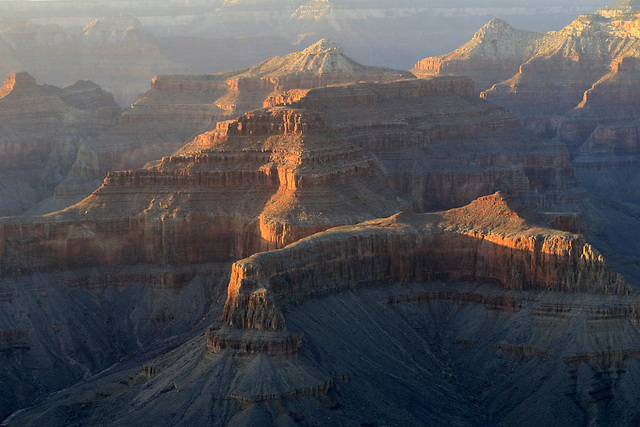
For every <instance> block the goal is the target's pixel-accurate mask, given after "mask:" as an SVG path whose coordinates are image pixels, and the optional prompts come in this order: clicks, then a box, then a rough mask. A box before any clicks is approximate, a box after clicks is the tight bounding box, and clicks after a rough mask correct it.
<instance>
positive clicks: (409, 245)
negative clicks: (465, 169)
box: [224, 193, 632, 332]
mask: <svg viewBox="0 0 640 427" xmlns="http://www.w3.org/2000/svg"><path fill="white" fill-rule="evenodd" d="M536 220H537V221H539V222H543V221H544V217H536V216H535V214H533V213H532V212H530V211H528V210H527V209H526V208H524V207H523V206H521V205H519V204H518V203H516V202H514V201H513V200H510V199H505V198H504V197H503V196H502V195H501V194H499V193H496V194H494V195H492V196H487V197H483V198H480V199H478V200H476V201H474V202H472V203H471V204H469V205H467V206H465V207H462V208H458V209H453V210H450V211H445V212H437V213H433V214H413V215H412V214H406V215H403V214H400V215H397V216H394V217H392V218H389V219H386V220H374V221H372V222H370V223H365V224H362V225H359V226H355V227H343V228H338V229H334V230H332V231H330V232H326V233H324V234H319V235H316V236H314V237H312V238H308V239H305V240H304V241H301V242H299V243H297V244H295V245H292V246H289V247H288V248H286V249H284V250H281V251H273V252H269V253H264V254H257V255H254V256H253V257H251V258H248V259H245V260H242V261H239V262H237V263H236V264H234V267H233V271H232V273H231V282H230V283H229V295H228V298H227V303H226V306H225V314H224V321H225V323H226V324H227V325H228V326H229V327H231V328H236V329H255V330H260V331H274V332H278V331H280V332H282V331H285V330H286V325H285V322H284V315H283V313H282V312H281V309H279V305H281V304H285V303H288V302H294V301H295V302H300V301H303V300H305V299H306V298H309V297H313V296H315V295H323V294H327V293H335V292H340V291H342V290H345V289H348V288H349V287H350V286H352V285H354V284H356V283H359V284H361V286H381V285H384V284H387V283H395V282H430V281H434V280H443V281H446V282H460V281H471V282H480V283H496V284H498V285H500V286H501V287H503V288H505V289H512V290H554V291H564V292H576V293H577V292H587V293H595V294H620V295H628V294H630V293H632V288H631V287H630V286H629V285H628V284H627V283H626V282H625V281H624V279H623V278H622V276H620V275H619V274H617V273H616V272H615V271H614V270H613V269H611V268H610V267H608V266H606V264H605V262H604V259H603V257H602V256H601V255H600V254H599V253H598V252H597V251H596V250H595V249H593V248H592V247H591V246H590V245H589V244H588V243H586V242H585V241H584V239H583V237H581V236H580V235H577V234H573V233H570V232H566V231H559V230H553V229H545V228H544V227H543V226H541V225H538V224H536ZM310 270H313V272H314V273H313V275H311V273H310ZM311 276H313V277H311Z"/></svg>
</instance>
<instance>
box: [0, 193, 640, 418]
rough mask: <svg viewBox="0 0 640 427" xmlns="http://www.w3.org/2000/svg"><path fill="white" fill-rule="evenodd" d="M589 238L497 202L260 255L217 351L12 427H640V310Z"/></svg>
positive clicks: (327, 235)
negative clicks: (153, 423) (160, 425)
mask: <svg viewBox="0 0 640 427" xmlns="http://www.w3.org/2000/svg"><path fill="white" fill-rule="evenodd" d="M549 224H564V225H568V226H569V228H572V229H573V230H572V231H561V230H558V229H552V228H549ZM576 227H577V228H579V227H580V222H579V221H578V218H576V217H575V216H557V215H543V214H538V213H535V212H533V211H531V210H529V209H528V208H526V207H524V206H522V205H520V204H519V203H518V202H517V201H515V200H514V199H512V198H509V197H506V196H504V195H502V194H500V193H497V194H494V195H492V196H486V197H482V198H480V199H478V200H476V201H474V202H472V203H471V204H469V205H468V206H465V207H462V208H457V209H452V210H449V211H443V212H437V213H431V214H409V213H400V214H396V215H394V216H392V217H389V218H385V219H376V220H373V221H368V222H365V223H362V224H358V225H353V226H345V227H339V228H335V229H332V230H328V231H325V232H322V233H319V234H316V235H313V236H311V237H308V238H305V239H302V240H300V241H298V242H296V243H294V244H292V245H290V246H287V247H286V248H283V249H280V250H276V251H272V252H264V253H260V254H256V255H253V256H251V257H249V258H247V259H244V260H240V261H238V262H236V263H235V264H234V266H233V270H232V272H231V280H230V282H229V288H228V298H227V302H226V305H225V310H224V314H223V322H216V323H214V325H212V326H211V327H210V328H208V329H207V331H206V333H205V334H204V336H203V335H202V334H199V335H198V336H197V337H195V338H194V339H192V340H191V341H188V342H187V343H185V344H183V345H181V346H179V347H177V348H176V349H174V350H173V351H170V352H167V353H165V354H163V355H161V356H159V357H152V358H151V359H146V360H144V361H138V360H132V361H131V362H127V363H125V364H123V365H122V366H119V367H117V368H116V369H114V371H113V372H109V373H106V374H103V375H100V376H98V377H97V378H95V379H91V380H89V381H88V382H87V383H86V384H82V385H80V386H77V387H74V388H70V389H68V390H64V391H62V392H60V393H57V394H56V395H55V396H52V397H51V398H49V399H47V400H46V401H44V402H43V403H41V404H39V405H37V406H35V407H33V408H29V409H27V410H25V411H22V412H21V413H19V414H16V415H15V416H14V417H12V418H11V419H10V420H9V424H10V425H17V426H20V425H28V424H37V423H41V422H43V421H44V420H49V422H51V420H52V419H53V420H55V423H60V424H63V423H65V422H67V421H68V420H69V419H71V418H73V419H82V420H83V421H85V422H87V423H96V422H100V421H101V420H103V421H104V420H105V417H108V419H109V423H113V424H130V423H137V422H140V421H141V420H143V419H147V420H148V419H156V418H158V417H161V418H162V419H169V420H170V422H172V423H177V422H179V421H180V420H188V422H190V423H198V424H203V423H209V424H211V425H220V426H222V425H247V424H251V425H254V424H257V423H268V424H278V423H289V424H292V423H295V422H298V423H300V422H303V421H304V420H305V419H306V418H307V417H309V418H312V419H314V420H318V419H327V420H329V421H330V422H331V423H336V424H339V425H345V424H349V423H356V424H358V423H359V424H367V423H373V422H374V421H375V422H377V423H389V424H420V423H431V422H433V423H441V422H444V423H449V424H450V423H455V424H459V425H487V424H492V423H493V424H507V425H511V424H513V425H516V424H527V423H528V422H532V423H535V424H546V423H549V422H559V423H561V424H563V425H569V424H586V423H589V422H592V423H596V424H608V423H611V422H613V421H614V420H617V421H619V420H624V422H626V421H627V420H633V419H635V417H637V407H634V406H633V405H624V402H626V401H628V400H633V399H634V398H635V395H636V392H635V388H634V387H631V386H630V385H631V384H633V382H634V379H635V376H636V375H637V360H638V356H639V355H640V341H638V339H637V332H638V331H637V328H636V326H634V325H635V324H636V321H637V319H638V317H639V316H640V299H639V298H638V297H637V295H635V294H633V291H632V290H631V288H630V287H629V285H628V284H627V283H626V282H625V281H624V279H622V278H621V276H620V275H618V274H617V273H615V272H614V271H613V270H612V269H611V268H610V267H608V266H607V265H606V264H605V263H604V261H603V259H602V256H601V255H600V254H599V253H598V252H597V251H596V250H595V249H593V248H592V247H591V246H590V245H589V244H588V243H586V242H585V239H584V237H583V236H581V235H579V234H575V233H574V232H573V231H577V229H576ZM467 280H468V281H472V282H473V283H462V281H467ZM425 281H432V282H430V283H425ZM541 290H544V292H540V291H541ZM630 293H632V295H628V294H630ZM20 334H21V332H20V331H14V332H13V333H12V334H10V333H7V334H6V340H7V342H9V341H11V340H13V342H19V341H20ZM470 360H471V361H472V363H471V364H470V363H469V361H470ZM119 402H128V404H127V405H121V404H119ZM411 402H415V404H409V405H407V403H411ZM425 402H426V404H425ZM425 405H426V407H425ZM537 405H543V406H544V408H545V410H544V411H536V410H533V409H532V408H531V407H532V406H534V407H537ZM59 408H63V409H62V410H60V409H59ZM185 408H188V409H185ZM376 408H377V409H376ZM402 408H405V409H402ZM372 411H373V412H372ZM372 416H375V420H374V419H372Z"/></svg>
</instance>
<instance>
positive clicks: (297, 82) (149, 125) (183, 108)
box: [37, 18, 413, 213]
mask: <svg viewBox="0 0 640 427" xmlns="http://www.w3.org/2000/svg"><path fill="white" fill-rule="evenodd" d="M123 19H124V18H123ZM118 22H119V21H118ZM134 24H135V23H129V24H128V25H130V26H132V28H133V29H132V30H131V31H133V32H134V33H135V31H136V30H135V28H137V27H135V25H134ZM96 25H98V24H96ZM101 25H103V26H104V25H106V24H101ZM122 25H124V24H121V26H122ZM98 28H100V27H98ZM91 31H98V30H96V29H92V30H91ZM100 33H101V34H103V33H109V31H106V30H100ZM400 78H413V76H412V75H411V74H410V73H408V72H405V71H397V70H392V69H388V68H383V67H369V66H363V65H361V64H358V63H357V62H355V61H354V60H352V59H350V58H349V57H348V56H346V55H345V54H344V51H343V49H342V48H341V47H340V46H339V45H337V44H335V43H332V42H331V41H328V40H324V39H323V40H320V41H318V42H317V43H315V44H313V45H311V46H310V47H308V48H307V49H304V50H302V51H299V52H293V53H291V54H288V55H285V56H282V57H274V58H271V59H269V60H266V61H264V62H262V63H260V64H258V65H256V66H253V67H249V68H244V69H240V70H233V71H227V72H224V73H219V74H211V75H158V76H156V77H154V78H153V80H152V82H151V89H150V90H149V91H147V92H146V93H144V94H143V95H141V96H140V97H139V99H138V100H137V101H136V102H135V103H134V104H133V105H132V106H131V108H129V109H126V110H125V111H124V113H123V114H122V116H121V117H120V120H119V123H118V125H117V126H114V127H113V128H111V129H109V130H108V131H107V132H104V133H103V134H102V135H100V136H99V137H98V138H94V139H92V140H90V141H86V142H85V143H84V144H83V145H82V146H81V147H80V149H79V151H78V157H77V161H76V162H75V164H74V165H73V167H72V168H71V171H70V173H69V175H68V176H67V177H66V179H65V181H64V182H63V183H62V184H61V185H59V186H58V187H57V188H56V190H55V194H54V197H53V198H52V200H51V201H50V203H49V205H48V206H47V205H43V206H41V209H40V211H38V212H37V213H44V212H51V211H53V210H57V209H60V208H62V207H65V206H69V205H71V204H73V203H75V202H78V201H80V200H82V199H83V198H84V197H86V196H87V195H89V194H90V193H91V192H92V191H93V190H95V189H96V188H97V187H99V186H100V184H101V182H102V180H103V179H104V177H105V175H106V174H107V172H109V171H114V170H122V169H131V168H140V167H142V166H144V165H145V164H146V163H147V162H151V161H155V160H158V159H160V158H161V157H163V156H167V155H170V154H172V153H174V152H175V151H176V150H178V149H179V148H180V147H182V146H183V145H184V144H185V143H187V142H188V141H190V140H191V139H193V138H194V137H195V136H197V135H199V134H201V133H203V132H206V131H210V130H212V129H214V128H215V126H216V122H218V121H220V120H229V119H233V118H235V117H237V116H238V115H240V114H242V113H244V112H246V111H250V110H253V109H256V108H260V107H262V105H263V102H264V100H265V98H266V97H267V96H269V95H270V94H272V93H273V92H274V91H278V90H283V89H292V88H314V87H322V86H326V85H330V84H339V83H350V82H360V81H380V82H385V81H393V80H397V79H400Z"/></svg>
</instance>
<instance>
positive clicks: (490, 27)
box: [411, 19, 543, 90]
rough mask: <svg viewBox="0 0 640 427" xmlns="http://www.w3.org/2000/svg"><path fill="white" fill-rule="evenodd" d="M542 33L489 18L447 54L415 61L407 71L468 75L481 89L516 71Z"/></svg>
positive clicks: (419, 75)
mask: <svg viewBox="0 0 640 427" xmlns="http://www.w3.org/2000/svg"><path fill="white" fill-rule="evenodd" d="M542 37H543V35H542V34H540V33H534V32H531V31H523V30H516V29H514V28H513V27H511V26H510V25H509V24H507V23H506V22H505V21H504V20H502V19H492V20H491V21H490V22H489V23H488V24H486V25H485V26H484V27H482V28H481V29H480V30H478V32H477V33H476V34H475V35H474V36H473V38H472V39H471V40H470V41H469V42H468V43H466V44H464V45H463V46H461V47H459V48H458V49H456V50H454V51H453V52H451V53H449V54H445V55H440V56H436V57H431V58H425V59H423V60H421V61H419V62H418V63H417V64H416V65H415V67H414V68H413V69H411V72H412V73H413V74H415V75H416V76H418V77H425V76H442V75H462V76H469V77H471V78H472V79H473V80H474V81H475V83H476V87H477V89H478V90H484V89H486V88H490V87H491V86H493V85H494V84H496V83H500V82H501V81H504V80H507V79H508V78H510V77H512V76H513V75H514V74H516V73H517V72H518V69H519V67H520V65H521V64H522V63H523V62H525V61H526V60H527V59H528V58H530V57H531V56H532V55H533V53H534V52H535V48H536V46H537V43H538V42H539V41H540V39H541V38H542Z"/></svg>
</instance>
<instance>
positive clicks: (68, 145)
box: [0, 72, 120, 216]
mask: <svg viewBox="0 0 640 427" xmlns="http://www.w3.org/2000/svg"><path fill="white" fill-rule="evenodd" d="M119 112H120V109H119V107H118V105H117V104H116V103H115V102H114V100H113V96H112V95H111V94H110V93H108V92H105V91H103V90H102V89H101V88H100V87H99V86H98V85H96V84H95V83H93V82H91V81H79V82H76V83H74V84H72V85H70V86H67V87H65V88H62V89H61V88H58V87H55V86H50V85H38V84H37V83H36V80H35V79H34V78H33V77H32V76H31V75H30V74H28V73H26V72H14V73H10V74H9V75H7V78H6V80H5V82H4V85H3V86H2V87H1V88H0V127H1V129H2V132H1V135H0V152H1V154H2V156H1V160H0V175H1V177H2V179H1V180H0V181H1V182H2V184H0V215H2V216H6V215H18V214H22V213H24V212H25V211H27V210H28V209H30V208H31V207H33V206H34V205H36V204H37V203H39V202H41V201H42V200H44V199H46V198H47V197H49V196H51V195H52V193H53V191H54V188H55V186H56V185H57V184H59V183H60V182H61V181H62V179H63V177H64V176H65V175H66V174H67V172H68V171H69V169H70V168H71V165H72V164H73V162H74V161H75V159H76V152H77V150H78V147H79V146H80V144H81V143H82V141H83V140H87V139H91V138H93V137H95V136H96V135H98V134H99V133H101V132H104V131H105V130H106V129H108V128H109V127H110V126H112V125H113V124H114V123H115V122H116V120H117V117H118V114H119Z"/></svg>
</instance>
